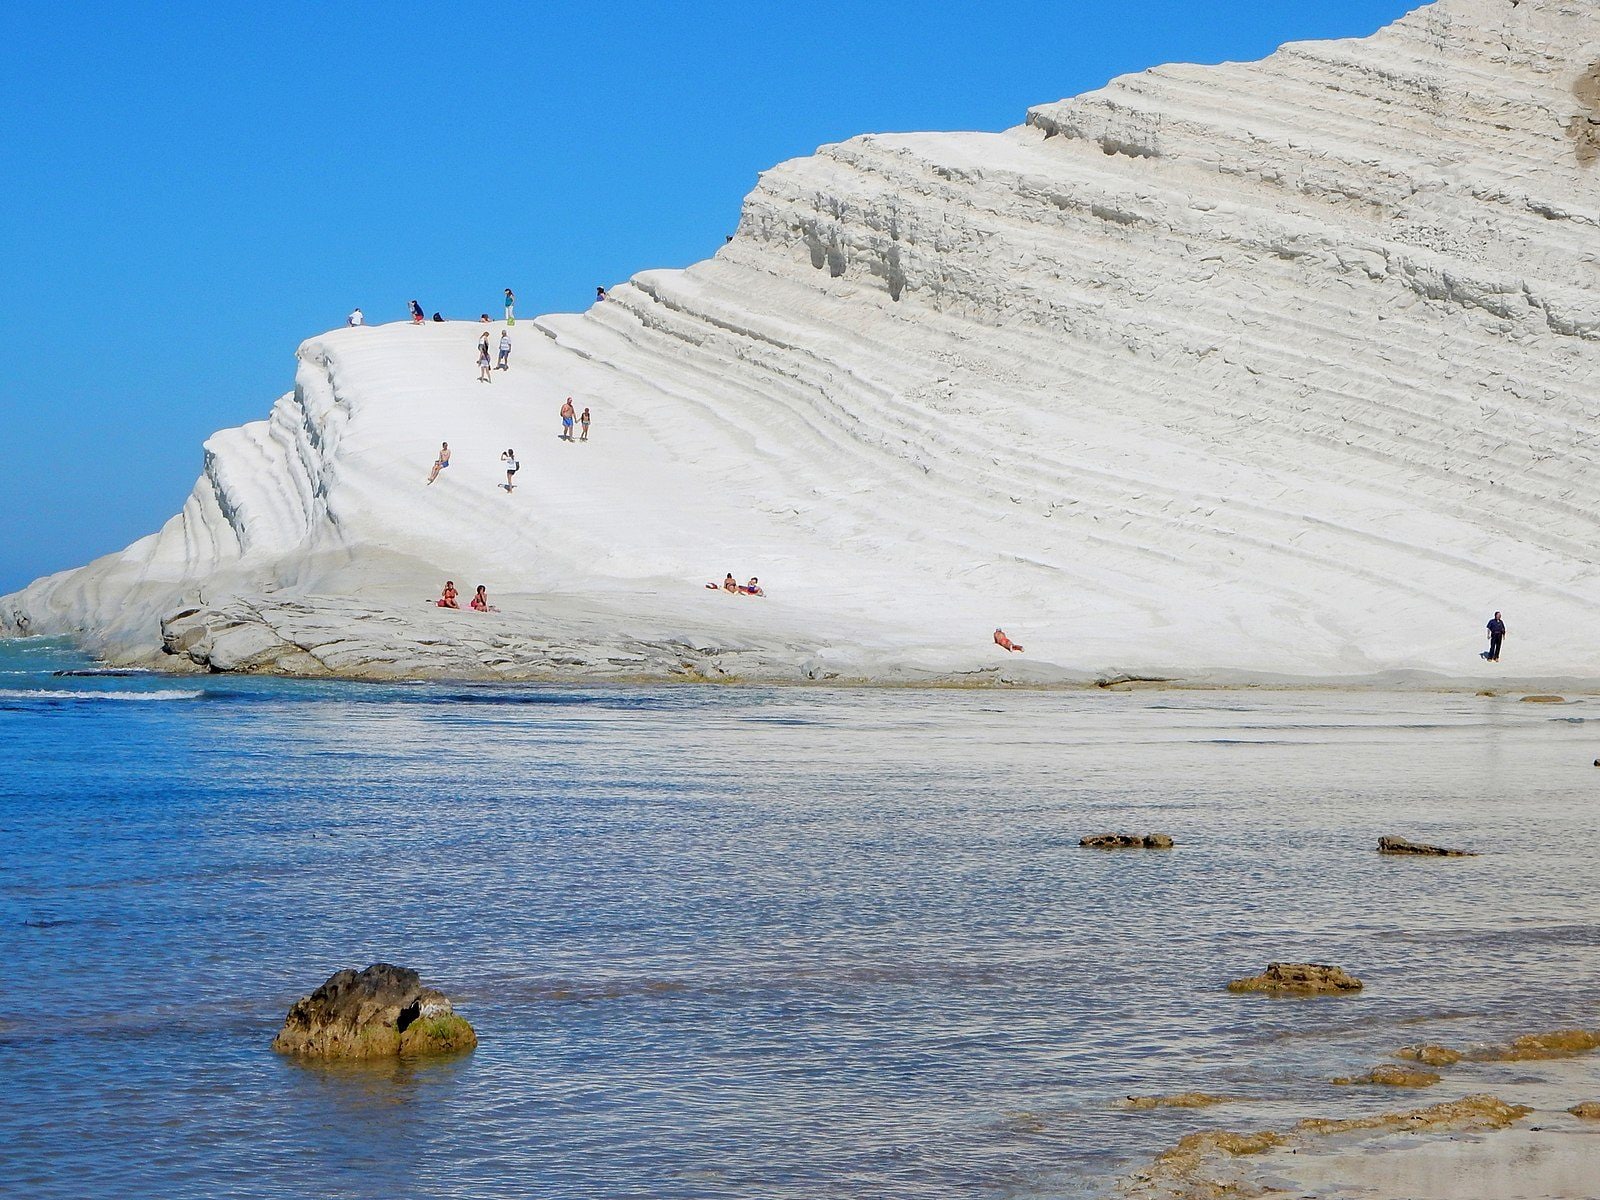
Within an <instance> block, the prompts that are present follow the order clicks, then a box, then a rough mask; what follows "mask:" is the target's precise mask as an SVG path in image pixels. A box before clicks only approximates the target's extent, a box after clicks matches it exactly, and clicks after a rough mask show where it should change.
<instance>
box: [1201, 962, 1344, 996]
mask: <svg viewBox="0 0 1600 1200" xmlns="http://www.w3.org/2000/svg"><path fill="white" fill-rule="evenodd" d="M1362 986H1363V985H1362V983H1361V980H1359V979H1357V978H1356V977H1355V976H1354V975H1352V974H1350V973H1349V972H1348V971H1346V970H1345V969H1344V968H1343V967H1334V966H1329V965H1328V964H1326V963H1283V962H1275V963H1268V964H1267V969H1266V970H1265V971H1263V972H1262V973H1261V974H1259V975H1251V976H1249V977H1248V978H1245V979H1235V980H1233V981H1232V982H1230V983H1229V984H1228V990H1229V991H1230V992H1280V993H1283V994H1285V995H1299V996H1334V995H1342V994H1345V993H1349V992H1359V991H1360V990H1361V988H1362Z"/></svg>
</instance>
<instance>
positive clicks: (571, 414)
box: [561, 396, 578, 442]
mask: <svg viewBox="0 0 1600 1200" xmlns="http://www.w3.org/2000/svg"><path fill="white" fill-rule="evenodd" d="M577 415H578V413H577V410H576V409H575V408H573V407H572V397H571V396H568V397H567V400H566V403H565V404H563V405H562V406H561V440H562V441H564V442H570V441H571V440H572V422H573V419H574V418H575V417H576V416H577Z"/></svg>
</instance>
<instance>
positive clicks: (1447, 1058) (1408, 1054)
mask: <svg viewBox="0 0 1600 1200" xmlns="http://www.w3.org/2000/svg"><path fill="white" fill-rule="evenodd" d="M1394 1056H1395V1057H1396V1058H1403V1059H1405V1060H1406V1061H1408V1062H1416V1063H1421V1064H1422V1065H1423V1066H1425V1067H1449V1066H1454V1065H1455V1064H1456V1063H1458V1062H1460V1061H1461V1058H1462V1055H1461V1051H1459V1050H1452V1049H1450V1047H1449V1046H1437V1045H1434V1044H1433V1043H1432V1042H1418V1043H1417V1044H1416V1045H1414V1046H1401V1047H1400V1049H1398V1050H1396V1051H1395V1052H1394Z"/></svg>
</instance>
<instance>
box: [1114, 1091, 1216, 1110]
mask: <svg viewBox="0 0 1600 1200" xmlns="http://www.w3.org/2000/svg"><path fill="white" fill-rule="evenodd" d="M1233 1100H1234V1097H1232V1096H1213V1095H1212V1094H1211V1093H1210V1092H1177V1093H1175V1094H1173V1095H1170V1096H1125V1097H1123V1098H1122V1099H1121V1100H1118V1101H1116V1102H1115V1104H1114V1105H1113V1107H1115V1108H1125V1109H1129V1110H1143V1109H1151V1108H1209V1107H1211V1105H1213V1104H1231V1103H1232V1102H1233Z"/></svg>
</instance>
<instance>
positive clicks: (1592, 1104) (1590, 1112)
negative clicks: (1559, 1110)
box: [1567, 1100, 1600, 1121]
mask: <svg viewBox="0 0 1600 1200" xmlns="http://www.w3.org/2000/svg"><path fill="white" fill-rule="evenodd" d="M1567 1111H1568V1112H1569V1113H1571V1114H1572V1115H1573V1116H1575V1117H1583V1118H1584V1119H1585V1120H1589V1121H1596V1120H1600V1100H1584V1101H1581V1102H1580V1103H1578V1104H1574V1105H1573V1106H1572V1107H1571V1108H1569V1109H1567Z"/></svg>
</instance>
